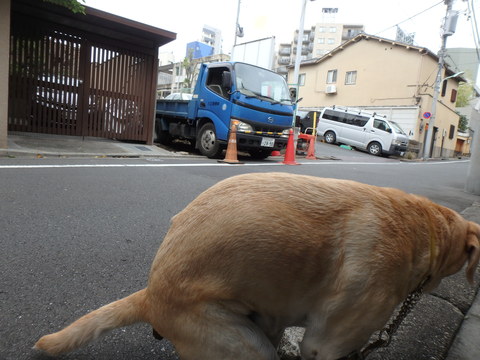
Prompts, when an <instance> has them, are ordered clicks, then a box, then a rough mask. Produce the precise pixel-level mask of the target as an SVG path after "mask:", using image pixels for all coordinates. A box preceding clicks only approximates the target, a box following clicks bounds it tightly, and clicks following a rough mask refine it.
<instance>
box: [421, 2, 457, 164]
mask: <svg viewBox="0 0 480 360" xmlns="http://www.w3.org/2000/svg"><path fill="white" fill-rule="evenodd" d="M453 2H454V0H444V3H445V4H446V5H447V12H446V14H445V20H444V22H443V25H442V45H441V47H440V51H439V52H438V70H437V77H436V79H435V85H434V87H433V104H432V111H431V113H432V116H431V117H430V121H429V123H428V130H427V136H426V138H425V144H424V148H423V160H427V159H428V158H430V157H431V153H430V152H431V150H432V149H431V148H432V142H433V134H434V133H433V129H434V125H435V118H436V115H437V102H438V96H439V94H440V86H441V84H442V82H443V80H442V73H443V67H444V65H445V48H446V45H447V37H449V36H450V35H452V34H454V33H455V28H456V25H457V19H458V12H454V11H452V5H453Z"/></svg>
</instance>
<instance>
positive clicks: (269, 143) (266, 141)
mask: <svg viewBox="0 0 480 360" xmlns="http://www.w3.org/2000/svg"><path fill="white" fill-rule="evenodd" d="M260 145H261V146H265V147H273V146H274V145H275V139H274V138H268V137H262V143H261V144H260Z"/></svg>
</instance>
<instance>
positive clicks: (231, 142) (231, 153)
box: [218, 124, 243, 164]
mask: <svg viewBox="0 0 480 360" xmlns="http://www.w3.org/2000/svg"><path fill="white" fill-rule="evenodd" d="M218 162H223V163H227V164H243V163H242V162H240V161H238V159H237V125H235V124H232V127H231V129H230V137H229V138H228V145H227V153H226V154H225V159H223V160H218Z"/></svg>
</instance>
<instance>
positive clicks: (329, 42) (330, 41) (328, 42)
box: [327, 38, 335, 45]
mask: <svg viewBox="0 0 480 360" xmlns="http://www.w3.org/2000/svg"><path fill="white" fill-rule="evenodd" d="M327 44H330V45H332V44H335V39H333V38H328V39H327Z"/></svg>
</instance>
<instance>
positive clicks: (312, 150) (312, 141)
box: [305, 135, 317, 160]
mask: <svg viewBox="0 0 480 360" xmlns="http://www.w3.org/2000/svg"><path fill="white" fill-rule="evenodd" d="M305 159H308V160H317V157H316V156H315V135H310V141H309V142H308V151H307V156H306V157H305Z"/></svg>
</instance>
